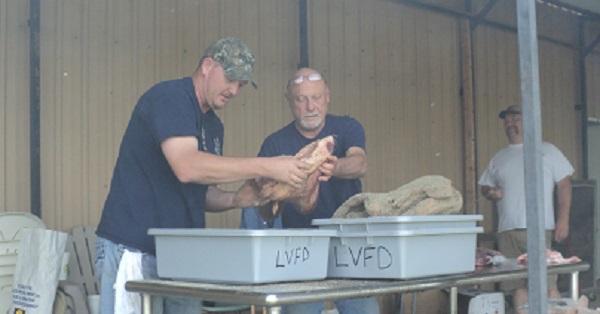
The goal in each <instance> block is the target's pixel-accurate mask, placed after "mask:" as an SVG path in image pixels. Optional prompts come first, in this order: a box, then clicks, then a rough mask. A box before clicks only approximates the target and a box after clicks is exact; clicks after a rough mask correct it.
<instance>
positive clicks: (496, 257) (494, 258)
mask: <svg viewBox="0 0 600 314" xmlns="http://www.w3.org/2000/svg"><path fill="white" fill-rule="evenodd" d="M504 260H505V257H504V255H502V253H500V252H498V251H494V250H492V249H488V248H485V247H478V248H477V251H476V252H475V267H483V266H491V265H498V264H501V263H502V262H503V261H504Z"/></svg>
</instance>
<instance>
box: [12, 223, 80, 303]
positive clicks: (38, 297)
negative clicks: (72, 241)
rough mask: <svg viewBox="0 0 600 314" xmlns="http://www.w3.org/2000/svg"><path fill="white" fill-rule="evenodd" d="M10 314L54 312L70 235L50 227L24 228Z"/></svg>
mask: <svg viewBox="0 0 600 314" xmlns="http://www.w3.org/2000/svg"><path fill="white" fill-rule="evenodd" d="M22 232H23V237H22V238H21V243H20V244H19V251H18V256H17V267H16V270H15V275H14V281H13V290H12V303H13V304H12V310H11V312H10V313H27V314H47V313H52V304H53V303H54V296H55V294H56V287H57V286H58V277H59V273H60V268H61V265H62V258H63V255H64V254H63V253H64V252H65V246H66V243H67V237H68V235H67V234H66V233H64V232H59V231H53V230H46V229H23V230H22Z"/></svg>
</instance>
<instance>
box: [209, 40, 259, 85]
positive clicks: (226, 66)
mask: <svg viewBox="0 0 600 314" xmlns="http://www.w3.org/2000/svg"><path fill="white" fill-rule="evenodd" d="M206 57H211V58H213V59H214V60H215V61H217V62H219V63H220V64H221V66H222V67H223V70H224V71H225V76H227V78H228V79H229V80H231V81H248V82H251V81H252V69H253V67H254V62H255V59H254V55H252V52H251V51H250V48H248V46H246V44H244V43H243V42H242V41H241V40H240V39H239V38H235V37H225V38H221V39H219V40H217V41H216V42H214V43H213V44H212V45H210V46H209V47H208V48H206V50H205V51H204V55H203V58H206Z"/></svg>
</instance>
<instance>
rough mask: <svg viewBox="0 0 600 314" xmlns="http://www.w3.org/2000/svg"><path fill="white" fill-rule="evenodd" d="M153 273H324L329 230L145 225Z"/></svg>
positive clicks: (227, 278) (244, 277) (247, 276)
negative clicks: (153, 260) (153, 250)
mask: <svg viewBox="0 0 600 314" xmlns="http://www.w3.org/2000/svg"><path fill="white" fill-rule="evenodd" d="M148 234H150V235H153V236H154V238H155V240H156V259H157V268H158V275H159V276H160V277H164V278H173V279H180V280H191V281H209V282H223V283H244V284H252V283H268V282H279V281H295V280H317V279H323V278H325V277H326V275H327V259H328V249H329V241H330V238H331V237H332V236H334V235H335V234H336V232H335V231H330V230H316V229H286V230H275V229H271V230H240V229H150V230H149V231H148Z"/></svg>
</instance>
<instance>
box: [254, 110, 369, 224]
mask: <svg viewBox="0 0 600 314" xmlns="http://www.w3.org/2000/svg"><path fill="white" fill-rule="evenodd" d="M325 119H326V120H325V126H324V127H323V129H322V130H321V132H320V133H319V135H317V137H316V138H314V139H309V138H306V137H304V136H303V135H302V134H300V132H298V130H297V129H296V127H295V126H294V122H292V123H290V124H288V125H287V126H285V127H284V128H282V129H280V130H279V131H277V132H275V133H273V134H271V135H269V136H268V137H267V138H266V139H265V141H264V142H263V144H262V147H261V149H260V152H259V154H258V155H259V156H262V157H272V156H280V155H295V154H296V153H297V152H298V151H299V150H300V149H301V148H302V147H304V146H305V145H307V144H308V143H310V142H312V141H314V140H317V139H321V138H324V137H326V136H329V135H335V137H336V138H335V149H334V152H333V154H334V155H335V156H336V157H338V158H342V157H345V156H346V151H347V150H348V149H349V148H350V147H354V146H356V147H360V148H362V149H365V131H364V129H363V127H362V125H360V123H359V122H358V121H356V120H355V119H353V118H351V117H348V116H335V115H327V116H326V117H325ZM361 191H362V184H361V182H360V179H341V178H336V177H332V178H331V179H330V180H329V181H327V182H320V186H319V198H318V199H317V204H316V207H315V210H314V211H312V212H311V213H309V214H306V215H304V214H301V213H300V212H299V211H298V210H297V209H296V208H295V206H294V205H293V204H290V203H284V208H283V212H282V214H281V215H282V219H283V227H284V228H309V227H311V224H310V223H311V220H312V219H318V218H331V216H332V215H333V213H334V212H335V210H336V209H337V208H338V207H339V206H340V205H341V204H342V203H343V202H345V201H346V200H347V199H348V198H350V197H351V196H352V195H354V194H357V193H360V192H361Z"/></svg>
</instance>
